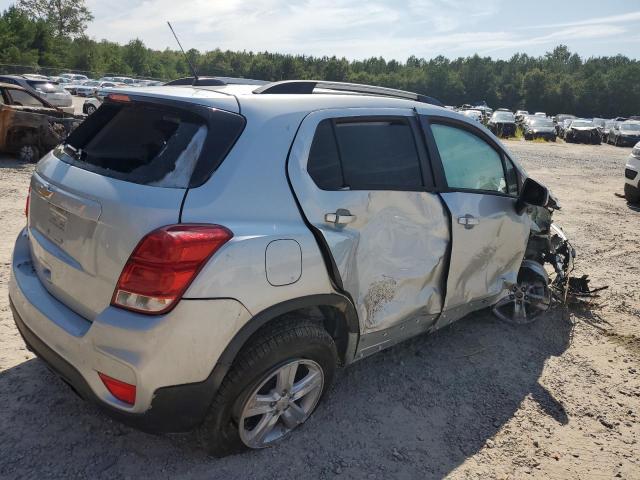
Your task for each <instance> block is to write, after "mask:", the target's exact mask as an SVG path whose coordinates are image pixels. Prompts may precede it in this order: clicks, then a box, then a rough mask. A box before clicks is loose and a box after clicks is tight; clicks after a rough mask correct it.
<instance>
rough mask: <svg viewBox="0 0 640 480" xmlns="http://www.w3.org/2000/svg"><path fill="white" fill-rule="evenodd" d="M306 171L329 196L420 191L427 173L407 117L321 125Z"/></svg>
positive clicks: (349, 120) (354, 119)
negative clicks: (333, 193)
mask: <svg viewBox="0 0 640 480" xmlns="http://www.w3.org/2000/svg"><path fill="white" fill-rule="evenodd" d="M307 170H308V172H309V174H310V175H311V177H312V178H313V180H314V181H315V183H316V184H317V185H318V186H319V187H320V188H322V189H324V190H340V189H346V188H349V189H351V190H400V191H402V190H416V189H421V188H422V186H423V182H422V171H421V166H420V157H419V154H418V149H417V145H416V141H415V137H414V133H413V129H412V127H411V125H410V123H409V121H408V119H406V118H404V117H397V118H380V119H362V120H361V119H358V118H348V119H338V120H331V119H328V120H324V121H322V122H320V124H319V125H318V128H317V130H316V135H315V137H314V140H313V143H312V145H311V150H310V153H309V162H308V165H307Z"/></svg>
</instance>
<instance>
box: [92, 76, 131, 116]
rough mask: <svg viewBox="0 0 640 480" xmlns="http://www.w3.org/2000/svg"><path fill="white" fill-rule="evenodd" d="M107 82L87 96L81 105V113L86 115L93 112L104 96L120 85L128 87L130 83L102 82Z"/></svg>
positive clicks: (120, 86)
mask: <svg viewBox="0 0 640 480" xmlns="http://www.w3.org/2000/svg"><path fill="white" fill-rule="evenodd" d="M103 83H109V84H110V85H105V86H104V87H102V88H98V89H96V90H95V92H94V94H93V96H91V97H89V98H87V99H86V100H85V101H84V104H83V105H82V113H86V114H87V115H91V114H92V113H94V112H95V111H96V110H97V109H98V107H100V105H102V102H103V101H104V97H106V96H107V95H109V94H110V93H113V91H114V90H117V89H118V88H122V87H129V86H130V85H125V84H124V83H113V82H103Z"/></svg>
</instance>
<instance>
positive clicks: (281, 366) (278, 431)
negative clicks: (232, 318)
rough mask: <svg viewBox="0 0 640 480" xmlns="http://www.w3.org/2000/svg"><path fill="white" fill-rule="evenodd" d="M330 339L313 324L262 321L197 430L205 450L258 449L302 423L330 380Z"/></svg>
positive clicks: (332, 349)
mask: <svg viewBox="0 0 640 480" xmlns="http://www.w3.org/2000/svg"><path fill="white" fill-rule="evenodd" d="M337 363H338V355H337V350H336V346H335V343H334V342H333V339H332V338H331V336H330V335H329V334H328V333H327V331H326V330H325V329H324V328H323V327H322V326H321V325H319V324H318V323H316V322H313V321H312V320H308V319H304V318H303V319H300V318H298V319H288V320H283V321H281V322H278V323H276V324H275V325H267V326H266V327H263V329H261V330H260V331H258V332H257V333H256V335H255V336H254V337H253V339H252V340H250V341H249V343H248V344H247V345H246V346H245V347H243V349H242V350H241V351H240V353H239V354H238V356H237V358H236V360H235V361H234V363H233V365H232V367H231V369H230V370H229V373H228V374H227V376H226V377H225V379H224V381H223V382H222V385H221V386H220V389H219V390H218V392H217V394H216V397H215V398H214V401H213V403H212V405H211V408H210V410H209V413H208V415H207V417H206V419H205V421H204V423H203V425H202V426H201V427H200V429H199V431H198V436H199V438H200V442H201V444H202V446H203V447H204V448H205V449H206V450H207V451H208V453H209V454H211V455H213V456H216V457H223V456H226V455H230V454H234V453H238V452H241V451H243V450H246V449H248V448H264V447H268V446H271V445H272V444H273V443H274V442H276V441H277V440H280V439H281V438H282V437H284V436H286V435H288V434H289V433H290V432H291V431H293V430H294V429H295V428H297V427H298V426H299V425H301V424H302V423H304V422H305V421H306V420H307V419H308V418H309V416H310V415H311V414H312V413H313V411H314V410H315V408H316V406H317V405H318V402H319V401H320V399H321V398H322V396H323V395H324V393H325V392H326V391H327V389H328V387H329V386H330V385H331V383H332V381H333V377H334V374H335V370H336V366H337Z"/></svg>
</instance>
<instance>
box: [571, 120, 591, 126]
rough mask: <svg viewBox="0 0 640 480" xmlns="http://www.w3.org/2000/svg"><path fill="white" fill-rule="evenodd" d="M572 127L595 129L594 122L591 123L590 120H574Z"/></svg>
mask: <svg viewBox="0 0 640 480" xmlns="http://www.w3.org/2000/svg"><path fill="white" fill-rule="evenodd" d="M571 126H572V127H593V126H594V125H593V122H589V121H588V120H574V121H573V122H571Z"/></svg>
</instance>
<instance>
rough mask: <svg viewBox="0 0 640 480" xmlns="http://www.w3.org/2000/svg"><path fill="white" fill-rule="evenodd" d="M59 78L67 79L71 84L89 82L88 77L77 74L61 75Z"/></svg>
mask: <svg viewBox="0 0 640 480" xmlns="http://www.w3.org/2000/svg"><path fill="white" fill-rule="evenodd" d="M59 76H60V77H63V78H67V79H69V81H71V82H86V81H87V80H89V77H87V76H86V75H81V74H78V73H61V74H60V75H59Z"/></svg>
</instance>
